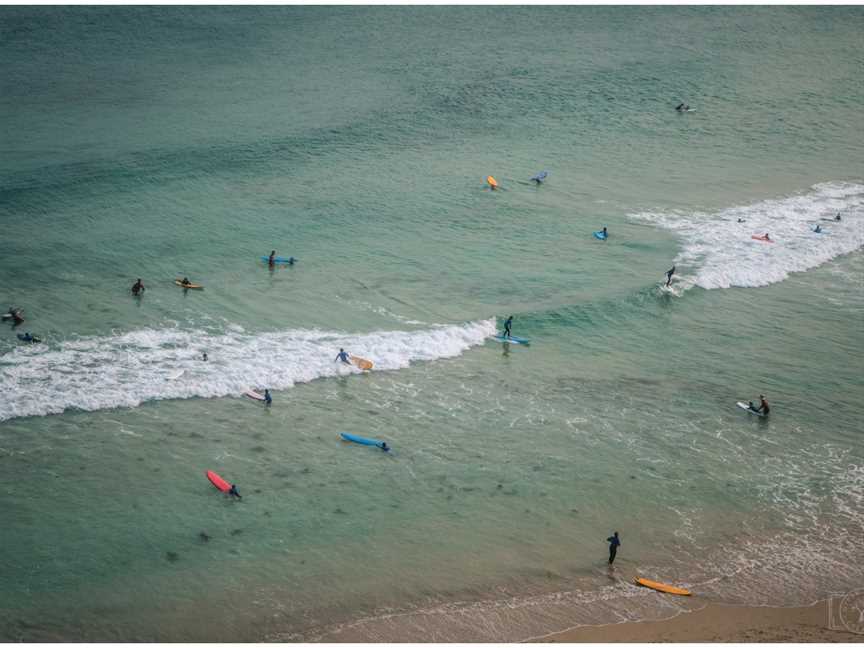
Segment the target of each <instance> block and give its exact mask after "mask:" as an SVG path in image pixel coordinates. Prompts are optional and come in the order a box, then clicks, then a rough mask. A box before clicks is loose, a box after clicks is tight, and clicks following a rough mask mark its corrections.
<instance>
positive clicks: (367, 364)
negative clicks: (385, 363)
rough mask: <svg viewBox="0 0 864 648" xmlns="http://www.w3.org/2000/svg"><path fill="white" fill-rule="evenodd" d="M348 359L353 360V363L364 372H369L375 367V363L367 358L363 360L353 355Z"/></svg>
mask: <svg viewBox="0 0 864 648" xmlns="http://www.w3.org/2000/svg"><path fill="white" fill-rule="evenodd" d="M348 358H349V359H350V360H351V362H352V363H354V364H355V365H357V366H358V367H360V368H361V369H362V370H363V371H369V370H370V369H371V368H372V367H373V366H374V365H375V363H373V362H372V361H371V360H367V359H366V358H361V357H359V356H354V355H352V356H348Z"/></svg>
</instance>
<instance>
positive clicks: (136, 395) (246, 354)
mask: <svg viewBox="0 0 864 648" xmlns="http://www.w3.org/2000/svg"><path fill="white" fill-rule="evenodd" d="M494 333H495V320H494V319H488V320H482V321H477V322H469V323H466V324H462V325H458V326H437V327H434V328H432V329H428V330H423V331H411V332H407V331H386V332H375V333H367V334H363V335H351V334H348V333H339V332H323V331H309V330H291V331H277V332H271V333H259V334H256V335H252V334H247V333H245V332H244V331H243V329H242V328H240V327H229V331H228V332H227V333H224V334H221V335H213V334H208V333H206V332H204V331H183V330H179V329H171V330H153V329H144V330H138V331H132V332H130V333H125V334H123V335H116V336H105V337H86V338H79V339H75V340H70V341H66V342H62V343H60V344H59V346H56V347H51V346H49V345H46V344H41V345H35V346H27V347H24V346H21V347H17V348H16V349H14V350H13V351H11V352H9V353H7V354H5V355H3V356H0V394H2V397H0V421H2V420H6V419H10V418H15V417H18V416H41V415H46V414H59V413H60V412H63V411H64V410H66V409H69V408H77V409H82V410H88V411H93V410H100V409H107V408H113V407H135V406H137V405H140V404H141V403H143V402H145V401H150V400H160V399H169V398H192V397H203V398H212V397H219V396H229V395H237V394H239V393H241V392H242V391H243V390H244V389H247V388H248V387H265V386H266V387H268V388H270V389H285V388H287V387H290V386H291V385H293V384H295V383H299V382H309V381H311V380H315V379H316V378H323V377H327V376H337V375H345V374H347V373H351V372H357V371H359V370H358V369H356V368H355V367H353V366H348V365H345V364H343V363H339V362H335V361H334V358H335V356H336V353H337V352H338V351H339V348H340V347H344V348H345V350H346V351H348V352H349V353H352V354H355V355H358V356H361V357H365V358H369V359H371V360H373V361H374V362H375V369H376V370H379V371H380V370H393V369H402V368H404V367H407V366H408V365H409V364H410V363H411V362H415V361H423V360H435V359H438V358H449V357H455V356H458V355H460V354H461V353H463V352H464V351H466V350H467V349H468V348H470V347H472V346H475V345H478V344H482V342H483V340H484V339H486V338H487V337H489V336H491V335H494ZM204 352H207V354H208V356H209V361H207V362H204V361H203V360H202V359H201V356H202V353H204ZM180 370H184V373H183V376H182V379H174V380H172V379H171V378H172V376H176V375H177V372H179V371H180Z"/></svg>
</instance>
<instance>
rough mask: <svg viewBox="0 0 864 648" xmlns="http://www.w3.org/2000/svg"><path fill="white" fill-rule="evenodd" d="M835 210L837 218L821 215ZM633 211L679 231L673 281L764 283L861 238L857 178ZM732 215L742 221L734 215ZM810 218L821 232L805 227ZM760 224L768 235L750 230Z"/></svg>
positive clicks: (863, 221) (863, 204) (861, 189)
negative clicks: (710, 204) (795, 191)
mask: <svg viewBox="0 0 864 648" xmlns="http://www.w3.org/2000/svg"><path fill="white" fill-rule="evenodd" d="M838 213H839V214H840V215H841V218H842V219H843V220H842V221H841V222H839V223H836V222H825V221H823V220H822V219H826V218H828V219H833V218H834V216H835V215H836V214H838ZM633 218H638V219H640V220H646V221H650V222H652V223H656V224H657V225H660V226H661V227H664V228H666V229H669V230H672V231H673V232H675V233H676V234H677V235H678V236H679V237H680V239H681V242H682V244H683V249H682V250H681V252H680V253H679V255H678V257H677V258H676V259H675V264H676V265H680V266H683V268H679V275H683V276H682V282H681V288H683V289H686V288H688V287H690V286H693V285H696V286H699V287H701V288H705V289H706V290H710V289H712V288H731V287H733V286H738V287H758V286H767V285H769V284H772V283H777V282H778V281H783V280H784V279H786V278H787V277H788V276H789V273H790V272H803V271H805V270H809V269H810V268H815V267H816V266H819V265H821V264H823V263H825V262H827V261H830V260H831V259H834V258H836V257H838V256H841V255H843V254H848V253H849V252H852V251H854V250H857V249H858V248H860V247H862V246H864V185H860V184H854V183H823V184H818V185H815V186H814V187H812V189H811V191H809V192H807V193H805V194H801V195H798V196H792V197H789V198H782V199H778V200H765V201H762V202H759V203H756V204H753V205H746V206H742V207H731V208H729V209H724V210H721V211H720V212H715V213H704V212H696V213H691V214H680V213H640V214H633ZM739 218H742V219H744V221H745V222H743V223H739V222H737V221H738V219H739ZM817 224H819V225H821V226H822V228H823V230H824V233H822V234H816V233H814V232H813V228H814V227H815V226H816V225H817ZM765 232H768V233H769V234H770V236H771V238H772V239H773V240H774V241H775V242H774V243H763V242H761V241H754V240H753V239H752V238H751V236H752V235H754V234H755V235H762V234H764V233H765ZM691 269H692V273H691V272H690V270H691Z"/></svg>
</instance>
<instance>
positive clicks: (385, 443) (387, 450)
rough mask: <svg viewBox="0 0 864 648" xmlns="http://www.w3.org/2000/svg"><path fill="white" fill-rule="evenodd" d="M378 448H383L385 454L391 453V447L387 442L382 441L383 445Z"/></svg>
mask: <svg viewBox="0 0 864 648" xmlns="http://www.w3.org/2000/svg"><path fill="white" fill-rule="evenodd" d="M378 447H379V448H381V449H382V450H383V451H384V452H390V446H388V445H387V442H386V441H382V442H381V445H380V446H378Z"/></svg>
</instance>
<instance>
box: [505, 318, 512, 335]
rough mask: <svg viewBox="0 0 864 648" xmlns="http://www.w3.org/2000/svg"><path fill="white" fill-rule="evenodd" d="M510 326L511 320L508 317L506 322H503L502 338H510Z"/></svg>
mask: <svg viewBox="0 0 864 648" xmlns="http://www.w3.org/2000/svg"><path fill="white" fill-rule="evenodd" d="M511 326H513V318H512V317H508V318H507V321H506V322H504V337H510V336H511V333H510V327H511Z"/></svg>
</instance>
